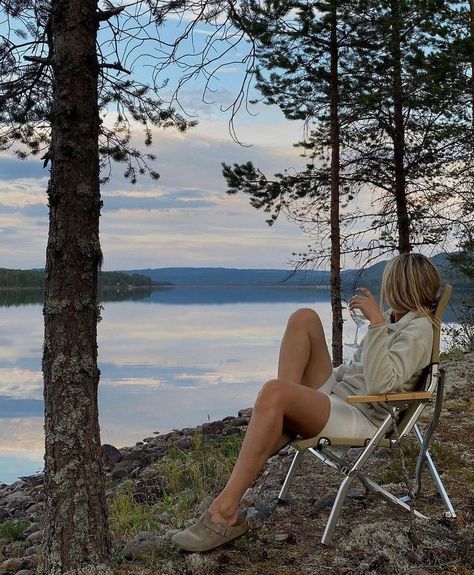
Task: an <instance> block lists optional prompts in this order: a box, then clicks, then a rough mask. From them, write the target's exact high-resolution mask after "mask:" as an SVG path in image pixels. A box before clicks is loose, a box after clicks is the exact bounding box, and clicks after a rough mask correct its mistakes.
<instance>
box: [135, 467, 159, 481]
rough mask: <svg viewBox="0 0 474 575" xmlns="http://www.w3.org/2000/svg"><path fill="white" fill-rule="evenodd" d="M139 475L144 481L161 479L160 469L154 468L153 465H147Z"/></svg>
mask: <svg viewBox="0 0 474 575" xmlns="http://www.w3.org/2000/svg"><path fill="white" fill-rule="evenodd" d="M139 477H140V479H143V480H144V481H150V480H152V479H160V472H159V471H158V469H153V467H145V469H143V470H142V471H141V472H140V475H139Z"/></svg>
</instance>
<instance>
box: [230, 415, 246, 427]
mask: <svg viewBox="0 0 474 575" xmlns="http://www.w3.org/2000/svg"><path fill="white" fill-rule="evenodd" d="M248 423H249V420H248V418H247V417H234V421H233V422H232V425H235V426H237V427H242V426H243V425H248Z"/></svg>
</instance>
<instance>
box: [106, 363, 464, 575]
mask: <svg viewBox="0 0 474 575" xmlns="http://www.w3.org/2000/svg"><path fill="white" fill-rule="evenodd" d="M444 366H445V368H446V371H447V378H446V392H445V402H444V409H443V413H442V417H441V420H440V423H439V426H438V429H437V431H436V433H435V435H434V438H433V440H432V445H431V448H430V450H431V453H432V456H433V459H434V461H435V464H436V465H437V468H438V470H439V473H440V474H441V476H442V479H443V482H444V484H445V486H446V489H447V492H448V494H449V496H450V498H451V500H452V503H453V505H454V508H455V510H456V513H457V518H456V519H455V520H446V519H445V518H443V511H444V507H443V504H442V501H441V498H440V497H439V494H438V492H437V489H436V487H435V485H434V483H433V481H432V478H431V476H430V474H429V471H428V470H426V469H425V470H424V471H423V475H422V493H421V495H420V497H419V498H418V499H417V500H416V505H415V507H416V509H418V510H419V511H420V512H422V513H423V514H425V515H428V516H429V517H430V520H428V521H424V520H420V519H416V521H415V524H414V529H411V528H410V514H409V513H407V512H405V511H403V510H402V509H399V508H398V507H396V506H394V505H392V504H389V503H388V502H385V501H384V500H382V499H381V498H380V497H379V496H377V495H376V494H373V493H369V494H367V493H366V492H365V489H363V486H362V484H361V483H360V482H359V481H358V480H355V481H354V483H353V486H352V487H353V489H352V491H351V497H349V498H348V499H347V500H346V503H345V505H344V507H343V510H342V513H341V515H340V518H339V521H338V524H337V528H336V531H335V534H334V537H333V541H332V544H331V545H330V546H322V545H321V544H320V538H321V535H322V533H323V530H324V526H325V524H326V521H327V519H328V516H329V512H330V509H331V506H332V503H333V500H334V497H335V494H336V491H337V488H338V485H339V483H340V481H341V479H342V476H341V475H340V474H339V473H338V472H336V471H334V470H331V469H330V468H329V467H327V466H325V465H322V464H321V463H320V462H318V461H316V460H314V459H313V458H312V457H311V456H309V455H307V456H306V457H305V460H304V462H303V464H302V465H301V467H300V469H299V471H298V473H297V475H296V478H295V480H294V483H293V486H292V489H291V491H290V494H289V498H288V501H287V503H286V504H285V505H281V504H280V505H276V503H275V500H276V497H277V494H278V492H279V489H280V486H281V484H282V482H283V479H284V477H285V475H286V472H287V469H288V467H289V464H290V462H291V459H292V457H293V454H294V450H292V449H290V448H288V449H286V450H283V451H282V452H280V454H279V455H277V456H274V457H273V458H271V459H270V460H269V462H268V464H267V467H266V469H265V471H264V473H263V474H262V476H261V477H260V478H259V479H258V480H257V482H256V484H255V486H254V488H253V489H252V490H251V492H250V495H249V496H248V497H247V504H250V505H253V506H256V507H257V508H260V509H263V515H265V512H268V516H267V517H266V518H264V519H263V520H262V519H261V518H260V519H259V520H252V521H251V529H250V531H249V533H248V534H247V535H245V536H243V537H241V538H240V539H238V540H236V541H234V542H233V543H231V544H230V545H228V546H227V547H224V548H221V549H217V550H215V551H213V552H209V553H206V554H188V553H183V552H178V551H175V550H173V551H171V552H170V554H169V555H168V556H164V557H163V556H162V557H159V558H156V561H154V562H153V565H150V564H148V565H146V566H145V565H143V564H140V563H139V562H130V561H127V562H125V563H123V564H122V565H119V566H117V570H116V572H117V573H120V574H121V575H122V574H124V573H133V574H136V575H142V574H143V575H148V574H151V573H153V574H160V575H174V574H177V575H214V574H215V575H236V574H240V575H260V574H262V573H268V574H270V573H271V574H272V575H319V574H321V575H325V574H328V573H330V574H338V575H346V574H351V575H384V574H387V575H398V574H401V575H405V574H410V575H426V574H431V573H433V574H434V573H443V574H446V575H447V574H459V575H468V574H474V544H473V541H474V465H473V463H474V441H473V437H474V417H473V416H474V399H473V393H472V392H473V389H472V388H473V386H472V381H473V374H474V353H470V354H465V355H464V356H463V357H462V358H458V359H455V360H450V361H445V362H444ZM428 410H429V408H427V410H425V411H428ZM423 420H424V421H425V425H426V420H427V418H426V417H424V418H423V419H422V423H423ZM414 445H415V444H414V442H413V441H411V442H408V443H407V446H406V448H405V454H406V460H407V462H408V464H409V468H410V469H412V467H413V462H414V458H415V455H414V454H415V450H414V449H413V447H414ZM355 455H356V452H355V450H352V452H351V454H350V457H351V458H352V459H354V456H355ZM365 471H366V472H367V474H368V475H369V476H372V477H373V478H374V479H376V480H377V481H379V482H381V483H383V484H384V485H385V486H386V488H387V489H389V490H391V491H392V492H393V493H394V494H396V495H400V494H403V493H405V494H406V493H407V487H406V484H405V480H404V478H403V473H402V471H401V459H400V454H399V452H398V451H397V450H387V449H379V450H378V454H377V456H376V457H375V458H374V459H373V460H372V462H371V463H370V465H367V466H366V467H365ZM410 476H412V474H410ZM114 572H115V571H114Z"/></svg>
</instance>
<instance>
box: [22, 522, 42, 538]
mask: <svg viewBox="0 0 474 575" xmlns="http://www.w3.org/2000/svg"><path fill="white" fill-rule="evenodd" d="M41 528H42V527H41V523H38V522H35V523H30V525H29V526H28V527H27V528H26V529H25V533H27V534H28V535H29V534H30V533H34V532H35V531H39V530H40V529H41Z"/></svg>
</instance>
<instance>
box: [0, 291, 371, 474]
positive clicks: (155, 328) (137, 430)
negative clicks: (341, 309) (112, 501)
mask: <svg viewBox="0 0 474 575" xmlns="http://www.w3.org/2000/svg"><path fill="white" fill-rule="evenodd" d="M102 305H103V307H104V309H103V310H102V318H103V319H102V321H101V322H100V323H99V325H98V339H99V367H100V370H101V381H100V385H99V391H98V401H99V421H100V429H101V443H111V444H112V445H115V446H116V447H119V448H120V447H124V446H126V445H133V444H134V443H135V442H137V441H141V440H143V438H144V437H148V436H150V435H152V434H153V432H154V431H158V432H160V433H165V432H167V431H170V430H171V429H180V428H183V427H192V426H196V425H199V424H201V423H203V422H205V421H209V420H210V421H212V420H215V419H221V418H222V417H225V416H227V415H235V414H236V413H237V411H238V410H239V409H241V408H244V407H249V406H251V405H253V402H254V400H255V397H256V395H257V393H258V390H259V389H260V387H261V385H262V384H263V383H264V382H265V381H267V380H268V379H270V378H273V377H275V376H276V374H277V364H278V351H279V346H280V341H281V338H282V336H283V332H284V330H285V326H286V321H287V319H288V316H289V315H290V314H291V313H292V312H293V311H295V310H296V309H298V308H299V307H312V308H314V309H316V310H317V311H318V313H319V314H320V316H321V318H322V321H323V325H324V326H325V330H326V333H327V335H328V346H329V348H330V333H331V330H330V321H331V320H330V317H331V316H330V297H329V291H328V290H327V289H314V288H297V287H294V288H291V287H275V288H271V287H257V288H256V287H236V288H232V287H229V288H222V287H219V288H213V287H207V288H198V287H196V288H184V287H183V288H179V287H176V288H170V289H165V290H156V291H152V290H148V291H143V292H142V291H139V290H135V291H132V292H129V293H125V294H124V293H108V294H106V296H104V301H103V304H102ZM345 317H346V319H348V316H347V315H346V316H345ZM362 329H364V328H362ZM345 330H346V333H345V341H350V340H351V339H352V338H353V337H354V333H355V324H354V323H353V322H352V321H351V320H350V319H348V321H347V322H346V323H345ZM0 343H1V347H0V482H6V483H11V482H13V481H15V480H16V479H17V477H19V476H20V475H29V474H32V473H36V472H39V471H42V469H43V453H44V435H43V410H44V404H43V380H42V373H41V355H42V343H43V315H42V304H41V294H40V293H36V294H35V293H34V292H30V291H23V292H8V293H5V294H3V297H0ZM346 353H347V354H348V356H349V355H350V354H351V350H350V349H347V350H346ZM347 359H349V357H348V358H347Z"/></svg>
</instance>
